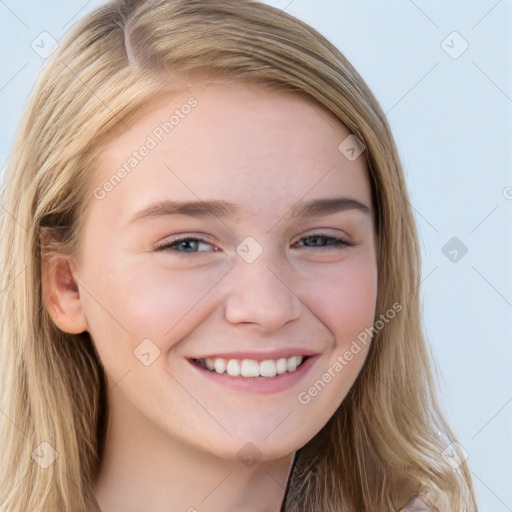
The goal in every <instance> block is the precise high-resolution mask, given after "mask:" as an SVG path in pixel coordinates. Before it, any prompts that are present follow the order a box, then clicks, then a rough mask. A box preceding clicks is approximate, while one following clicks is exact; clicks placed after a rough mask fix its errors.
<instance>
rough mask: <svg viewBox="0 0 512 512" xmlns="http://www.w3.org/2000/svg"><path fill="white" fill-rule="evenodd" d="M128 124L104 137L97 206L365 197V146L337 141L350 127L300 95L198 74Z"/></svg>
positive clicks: (268, 207) (269, 206)
mask: <svg viewBox="0 0 512 512" xmlns="http://www.w3.org/2000/svg"><path fill="white" fill-rule="evenodd" d="M129 126H130V128H129V129H125V130H123V131H122V132H118V133H116V134H114V135H113V136H111V137H110V138H109V140H108V141H107V142H106V143H105V145H104V147H103V150H102V152H101V154H100V156H99V159H98V161H97V166H96V169H95V175H94V186H95V187H98V186H99V187H104V188H105V189H108V192H107V194H106V196H105V199H104V200H103V201H101V203H102V205H103V207H105V205H106V204H107V203H108V206H109V208H111V209H114V210H115V211H116V214H117V215H120V216H126V215H130V213H133V212H134V211H136V210H137V209H138V208H139V207H141V206H143V205H144V204H147V203H148V202H150V201H156V200H160V199H165V198H172V199H176V200H182V201H185V200H198V199H205V200H206V199H227V200H229V201H231V202H236V203H238V204H240V205H241V207H242V209H243V208H246V209H247V212H254V211H258V210H261V207H262V206H263V205H265V211H266V212H268V214H269V215H272V214H279V210H280V209H283V208H284V209H286V208H288V207H289V206H290V205H291V204H292V203H295V202H297V201H298V200H300V199H302V198H304V197H305V196H308V197H310V196H311V197H313V196H315V197H316V196H326V195H331V196H332V195H350V196H352V197H354V198H355V199H358V200H360V201H363V202H364V201H366V202H367V203H369V201H370V189H369V181H368V177H367V172H366V165H365V159H364V155H362V156H360V157H359V158H357V159H356V160H354V161H351V160H349V159H347V158H346V156H345V155H344V154H343V153H342V152H340V150H339V145H340V143H342V142H343V141H344V140H345V139H346V138H347V137H348V136H350V132H349V131H348V130H347V128H346V127H345V126H344V125H343V124H342V123H341V122H340V121H339V120H337V119H336V118H335V117H334V115H332V114H331V113H329V112H328V111H327V110H326V109H325V108H323V107H321V106H319V105H318V104H316V102H314V101H313V100H312V99H309V98H306V97H305V96H304V95H299V94H297V93H291V92H286V91H277V90H272V89H268V88H265V87H263V86H261V85H256V84H242V83H226V82H212V83H207V82H206V83H196V84H191V85H189V86H188V87H187V88H185V89H183V90H181V91H178V92H174V93H167V94H165V95H161V96H159V97H157V98H155V99H154V100H152V101H151V102H150V103H148V105H147V106H146V107H145V108H144V109H143V110H142V111H141V112H139V114H138V115H137V116H136V117H135V118H134V119H133V120H132V121H131V122H130V125H129ZM105 185H106V187H105Z"/></svg>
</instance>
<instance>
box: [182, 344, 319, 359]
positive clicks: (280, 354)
mask: <svg viewBox="0 0 512 512" xmlns="http://www.w3.org/2000/svg"><path fill="white" fill-rule="evenodd" d="M316 354H318V352H315V351H313V350H310V349H306V348H298V347H297V348H287V349H282V350H272V351H269V352H215V353H212V354H207V355H204V356H198V357H192V358H190V359H216V358H217V357H219V358H221V359H228V360H229V359H253V360H255V361H265V360H267V359H282V358H286V359H288V358H289V357H292V356H306V357H309V356H314V355H316Z"/></svg>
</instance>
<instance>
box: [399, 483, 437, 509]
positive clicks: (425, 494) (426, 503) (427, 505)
mask: <svg viewBox="0 0 512 512" xmlns="http://www.w3.org/2000/svg"><path fill="white" fill-rule="evenodd" d="M441 507H442V503H441V495H440V493H438V492H435V491H434V490H433V489H432V488H430V487H427V486H424V487H422V488H421V489H420V492H418V493H416V494H414V495H413V496H411V497H410V498H409V501H408V502H407V504H406V505H405V507H404V508H402V509H400V510H399V512H441V510H445V508H441Z"/></svg>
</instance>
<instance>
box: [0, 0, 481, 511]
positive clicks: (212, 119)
mask: <svg viewBox="0 0 512 512" xmlns="http://www.w3.org/2000/svg"><path fill="white" fill-rule="evenodd" d="M2 205H3V209H2V217H1V229H2V239H1V266H2V272H1V284H0V288H1V289H2V292H3V293H2V295H1V301H2V302H1V304H2V311H1V347H2V349H1V350H2V358H1V362H2V371H1V375H2V391H1V397H2V402H1V410H2V413H3V414H2V415H0V421H1V423H0V425H1V436H2V437H1V439H2V443H3V449H2V454H1V468H2V469H1V474H0V477H1V478H0V482H1V484H0V506H1V507H2V510H3V511H4V512H14V511H16V512H19V511H20V510H27V511H28V510H30V511H34V512H55V511H73V512H86V511H87V512H89V511H99V510H101V511H103V512H119V511H124V512H131V511H141V510H146V511H151V512H181V511H183V512H185V511H189V512H192V511H199V512H218V511H224V512H227V511H235V510H236V511H246V512H255V511H258V512H278V511H280V510H281V511H286V512H290V511H297V512H298V511H308V512H326V511H332V512H334V511H346V512H355V511H375V512H377V511H379V512H381V511H398V510H407V511H413V510H414V511H419V510H431V511H435V510H453V511H455V510H456V511H471V512H473V511H475V510H476V504H475V499H474V496H473V491H472V486H471V481H470V474H469V471H468V468H467V466H466V463H465V462H464V461H463V459H464V457H463V454H462V453H460V451H459V450H458V445H457V444H456V442H455V439H454V437H453V434H452V433H451V431H450V429H449V427H448V426H447V424H446V422H445V420H444V419H443V416H442V414H441V413H440V411H439V406H438V404H437V402H436V398H435V392H434V385H433V377H432V374H431V369H430V365H429V360H428V352H427V350H426V348H425V344H424V340H423V336H422V331H421V323H420V313H419V296H418V286H419V282H420V275H419V257H418V247H417V237H416V230H415V226H414V223H413V216H412V214H411V210H410V207H409V204H408V200H407V191H406V187H405V184H404V179H403V173H402V170H401V167H400V163H399V159H398V156H397V152H396V149H395V145H394V142H393V139H392V136H391V134H390V130H389V127H388V125H387V123H386V120H385V117H384V115H383V113H382V110H381V109H380V107H379V106H378V104H377V102H376V100H375V99H374V97H373V95H372V94H371V92H370V91H369V90H368V88H367V87H366V86H365V84H364V82H363V80H362V79H361V77H360V76H359V75H358V74H357V73H356V71H355V70H354V69H353V68H352V67H351V65H350V64H349V63H348V62H347V61H346V59H345V58H344V57H343V56H342V55H341V54H340V52H339V51H338V50H337V49H336V48H334V47H333V46H332V45H331V44H330V43H329V42H328V41H326V40H325V38H323V37H322V36H321V35H320V34H319V33H317V32H316V31H315V30H313V29H312V28H311V27H309V26H307V25H306V24H304V23H302V22H301V21H299V20H297V19H295V18H294V17H292V16H290V15H288V14H286V13H285V12H281V11H279V10H277V9H274V8H272V7H269V6H267V5H265V4H262V3H258V2H253V1H249V0H197V1H194V0H138V1H124V2H122V1H118V2H113V3H110V4H107V5H105V7H103V8H101V9H98V10H97V11H95V12H93V13H92V14H90V15H88V16H87V17H86V18H85V19H84V20H83V21H82V22H81V23H79V24H78V26H77V27H76V28H74V29H73V30H72V32H71V33H70V34H69V35H68V36H67V37H66V38H65V39H64V40H63V41H62V42H61V43H60V45H59V49H58V50H57V51H56V52H55V54H54V55H53V56H52V58H51V59H50V62H49V63H48V65H47V67H46V69H45V71H44V73H43V74H42V76H41V78H40V80H39V83H38V85H37V87H36V88H35V90H34V93H33V95H32V97H31V99H30V101H29V104H28V107H27V110H26V112H25V114H24V117H23V121H22V123H21V126H20V128H19V132H18V134H17V138H16V142H15V145H14V148H13V151H12V154H11V158H10V161H9V165H8V169H7V172H6V174H5V178H4V189H3V197H2Z"/></svg>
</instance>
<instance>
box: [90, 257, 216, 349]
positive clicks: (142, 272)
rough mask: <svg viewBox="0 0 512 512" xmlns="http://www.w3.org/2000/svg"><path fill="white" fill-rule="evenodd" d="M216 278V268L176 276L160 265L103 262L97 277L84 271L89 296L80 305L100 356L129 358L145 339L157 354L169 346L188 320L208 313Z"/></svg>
mask: <svg viewBox="0 0 512 512" xmlns="http://www.w3.org/2000/svg"><path fill="white" fill-rule="evenodd" d="M222 275H223V272H222V269H221V270H216V271H215V272H212V271H211V269H210V270H208V269H203V270H199V271H197V270H196V271H194V272H187V271H182V272H177V271H176V270H169V269H166V268H165V267H164V265H162V264H161V263H160V264H157V263H154V262H150V263H148V264H145V265H142V264H137V262H136V261H135V262H130V263H129V264H128V263H127V262H123V259H122V258H117V259H116V263H115V265H114V264H109V263H108V261H105V262H104V265H103V269H102V272H101V274H100V273H94V272H90V273H89V275H88V279H86V282H88V283H89V286H87V289H89V290H94V294H92V293H91V294H89V296H86V297H84V301H83V302H84V306H85V310H86V314H87V318H88V323H89V328H90V333H91V335H92V336H93V339H94V340H95V343H96V345H97V347H98V351H100V355H101V352H104V353H106V352H116V353H117V356H118V357H119V356H120V354H121V352H124V353H125V354H126V357H129V356H130V355H132V354H133V350H134V349H135V348H136V347H137V346H138V345H139V344H140V343H141V342H142V341H143V340H145V339H150V340H151V341H152V342H153V343H155V345H156V346H157V347H159V348H160V350H161V351H164V350H166V349H168V348H170V346H172V345H174V344H175V343H177V342H178V341H179V340H180V339H181V338H182V337H183V336H185V335H186V331H187V328H190V327H189V324H190V319H191V318H194V317H196V316H197V314H198V313H199V312H201V311H204V310H205V309H209V308H208V305H209V302H211V300H212V297H213V296H214V293H212V290H214V289H215V285H216V283H217V282H218V281H219V279H221V278H222ZM91 279H92V280H91ZM114 340H115V341H114ZM127 349H128V350H127ZM105 356H106V357H108V354H105Z"/></svg>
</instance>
